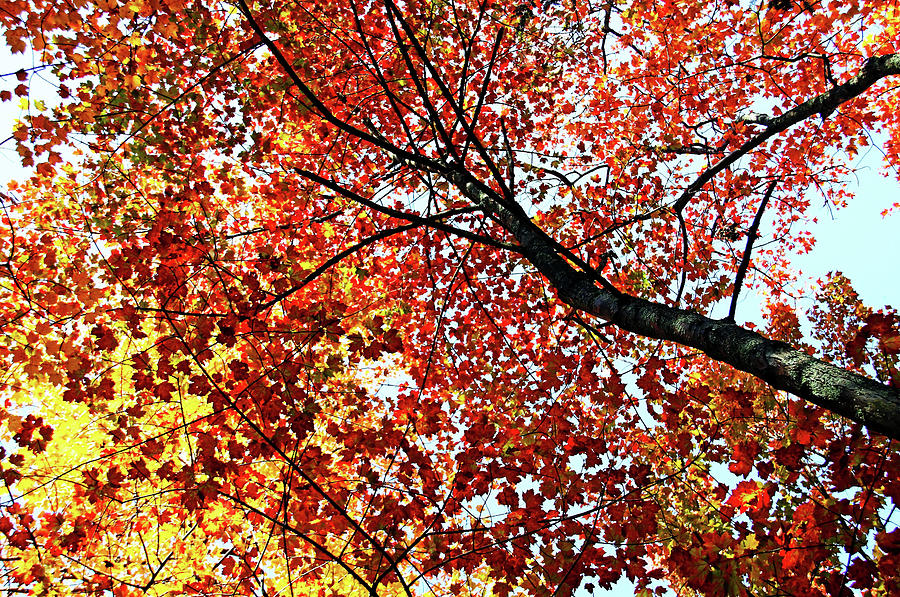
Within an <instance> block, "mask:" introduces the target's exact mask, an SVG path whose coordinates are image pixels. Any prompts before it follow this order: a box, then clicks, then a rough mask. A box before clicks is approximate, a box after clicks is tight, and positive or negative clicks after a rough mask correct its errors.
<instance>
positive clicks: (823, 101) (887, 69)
mask: <svg viewBox="0 0 900 597" xmlns="http://www.w3.org/2000/svg"><path fill="white" fill-rule="evenodd" d="M898 74H900V54H887V55H885V56H874V57H872V58H869V59H868V60H866V62H865V64H863V67H862V68H861V69H860V70H859V73H858V74H857V75H856V76H854V77H852V78H851V79H850V80H849V81H847V82H846V83H844V84H843V85H838V86H837V87H832V88H831V89H829V90H828V91H826V92H825V93H823V94H821V95H817V96H816V97H814V98H811V99H808V100H806V101H805V102H803V103H802V104H800V105H799V106H796V107H794V108H792V109H790V110H788V111H787V112H785V113H784V114H782V115H781V116H777V117H774V118H766V119H765V121H764V122H765V127H766V130H764V131H763V132H761V133H759V134H758V135H756V136H755V137H753V138H751V139H749V140H747V141H746V142H744V144H743V145H741V146H740V147H739V148H737V149H736V150H735V151H733V152H732V153H730V154H729V155H728V156H726V157H724V158H722V159H721V160H719V161H718V162H717V163H716V164H715V165H714V166H712V167H711V168H709V169H708V170H705V171H704V172H703V173H702V174H701V175H700V176H698V177H697V179H696V180H695V181H694V182H692V183H691V184H690V185H689V186H688V187H687V188H686V189H685V190H684V192H683V193H681V196H679V197H678V199H677V200H676V201H675V203H674V204H673V205H672V211H674V212H676V213H679V212H681V211H682V210H683V209H684V208H685V206H686V205H687V204H688V202H690V200H691V199H692V198H693V197H694V195H696V194H697V193H698V192H699V191H700V189H702V188H703V186H704V185H705V184H706V183H708V182H709V181H711V180H712V179H713V178H714V177H715V176H716V175H717V174H718V173H719V172H722V171H723V170H725V169H726V168H728V167H729V166H731V165H732V164H733V163H735V162H736V161H738V160H739V159H741V158H742V157H744V156H745V155H747V154H748V153H750V152H751V151H753V150H754V149H756V148H757V147H759V146H760V145H762V144H763V143H765V142H766V141H768V140H769V139H771V138H772V137H774V136H775V135H777V134H779V133H782V132H784V131H786V130H787V129H789V128H791V127H792V126H794V125H795V124H798V123H800V122H802V121H804V120H806V119H807V118H809V117H810V116H814V115H816V114H826V115H827V114H830V113H832V112H833V111H834V110H836V109H837V107H838V106H840V105H841V104H843V103H844V102H847V101H849V100H851V99H853V98H855V97H857V96H859V95H861V94H862V93H863V92H864V91H865V90H866V89H868V88H869V87H871V86H872V85H874V84H875V83H877V82H878V81H879V80H881V79H883V78H884V77H886V76H888V75H898Z"/></svg>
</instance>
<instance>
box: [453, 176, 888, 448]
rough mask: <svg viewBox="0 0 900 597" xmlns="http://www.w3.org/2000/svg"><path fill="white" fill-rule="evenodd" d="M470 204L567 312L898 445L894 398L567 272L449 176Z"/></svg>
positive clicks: (500, 208) (541, 240)
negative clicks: (688, 354) (671, 346)
mask: <svg viewBox="0 0 900 597" xmlns="http://www.w3.org/2000/svg"><path fill="white" fill-rule="evenodd" d="M450 178H451V180H452V181H453V182H454V183H455V184H456V186H457V187H458V188H459V189H460V190H461V191H462V192H463V193H464V194H465V195H466V196H467V197H469V199H470V200H472V201H473V202H474V203H476V204H478V205H480V206H482V207H483V208H485V209H486V210H487V211H489V212H491V213H493V214H495V215H496V216H497V218H498V220H499V221H500V222H501V223H502V224H503V226H504V227H505V228H506V230H507V231H508V232H509V233H510V234H512V235H513V236H514V237H515V238H516V240H517V241H518V242H519V245H520V248H521V250H522V253H523V254H524V255H525V257H526V258H527V259H528V261H530V262H531V264H532V265H534V267H535V268H537V270H538V271H539V272H540V273H541V274H542V275H543V276H545V277H546V278H547V280H548V281H549V282H550V284H551V285H552V286H553V287H554V288H555V289H556V291H557V293H558V295H559V298H560V299H561V300H562V301H563V302H565V303H566V304H568V305H570V306H571V307H573V308H575V309H578V310H580V311H584V312H585V313H590V314H591V315H594V316H597V317H600V318H603V319H606V320H607V321H609V322H610V323H612V324H614V325H616V326H617V327H620V328H622V329H623V330H627V331H629V332H634V333H636V334H640V335H642V336H646V337H649V338H658V339H660V340H668V341H671V342H675V343H677V344H681V345H683V346H689V347H691V348H696V349H698V350H700V351H702V352H704V353H705V354H706V355H708V356H709V357H710V358H712V359H715V360H717V361H721V362H723V363H728V364H729V365H731V366H733V367H735V368H736V369H739V370H741V371H744V372H746V373H749V374H751V375H754V376H756V377H758V378H759V379H761V380H763V381H765V382H766V383H768V384H769V385H771V386H772V387H773V388H775V389H778V390H784V391H786V392H790V393H791V394H794V395H795V396H798V397H800V398H803V399H805V400H808V401H809V402H812V403H813V404H816V405H818V406H821V407H823V408H826V409H828V410H830V411H832V412H834V413H837V414H839V415H842V416H844V417H847V418H848V419H851V420H853V421H857V422H859V423H862V424H863V425H865V426H866V427H867V428H868V429H869V430H870V431H874V432H876V433H880V434H883V435H886V436H888V437H890V438H893V439H900V391H898V390H897V389H894V388H891V387H889V386H886V385H883V384H881V383H879V382H877V381H875V380H873V379H870V378H868V377H865V376H863V375H860V374H858V373H854V372H852V371H847V370H846V369H843V368H841V367H836V366H835V365H832V364H830V363H827V362H825V361H823V360H821V359H817V358H815V357H812V356H810V355H808V354H807V353H805V352H803V351H801V350H798V349H796V348H793V347H792V346H790V345H789V344H786V343H784V342H779V341H776V340H771V339H769V338H766V337H765V336H763V335H762V334H759V333H757V332H755V331H752V330H748V329H746V328H744V327H741V326H739V325H737V324H735V323H733V322H730V321H725V320H715V319H711V318H709V317H706V316H704V315H701V314H699V313H696V312H693V311H687V310H685V309H679V308H676V307H670V306H667V305H663V304H660V303H654V302H651V301H648V300H645V299H642V298H638V297H633V296H630V295H627V294H624V293H621V292H618V291H615V290H611V289H609V288H606V287H599V286H598V285H597V283H596V281H595V278H593V277H591V276H590V275H588V274H587V273H585V272H583V271H579V270H578V269H576V268H575V267H573V266H572V265H571V264H570V263H569V262H568V261H567V260H566V259H564V258H563V257H562V256H561V255H560V254H559V252H558V249H557V248H556V247H554V243H553V241H552V240H551V239H550V237H549V236H548V235H547V234H546V233H544V232H543V231H542V230H541V229H540V228H539V227H538V226H537V225H535V224H534V223H533V222H532V221H531V219H530V218H528V216H527V214H525V212H524V211H523V210H521V209H518V206H516V205H515V204H511V203H510V202H509V201H504V200H503V198H502V197H500V196H499V195H498V194H496V193H494V192H492V191H491V190H490V189H487V188H486V187H484V185H481V184H479V183H478V182H477V181H475V180H473V179H472V178H470V177H469V175H468V173H466V172H463V171H460V172H457V173H454V174H451V175H450Z"/></svg>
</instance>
